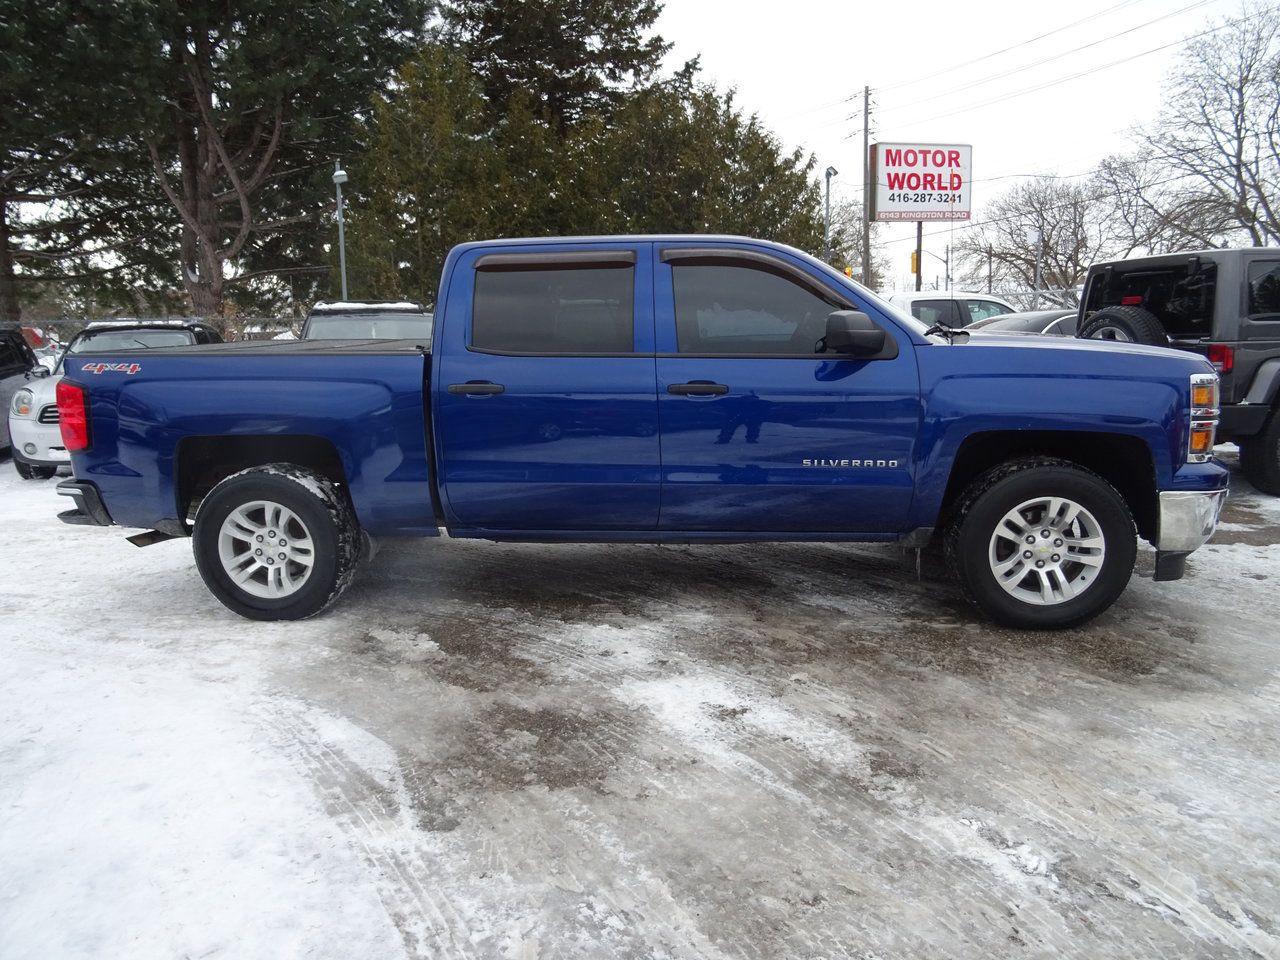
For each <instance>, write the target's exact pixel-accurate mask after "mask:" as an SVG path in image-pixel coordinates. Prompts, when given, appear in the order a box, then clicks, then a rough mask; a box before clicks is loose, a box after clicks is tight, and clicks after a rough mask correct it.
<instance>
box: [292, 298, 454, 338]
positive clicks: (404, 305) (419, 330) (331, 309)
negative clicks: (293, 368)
mask: <svg viewBox="0 0 1280 960" xmlns="http://www.w3.org/2000/svg"><path fill="white" fill-rule="evenodd" d="M432 318H433V315H432V314H431V313H428V312H427V311H426V310H424V309H422V307H421V306H419V305H418V304H416V303H408V302H400V303H379V302H376V301H351V300H348V301H344V302H341V303H325V302H323V301H322V302H320V303H317V304H316V305H315V306H314V307H312V308H311V311H310V312H309V313H308V314H307V319H306V321H305V322H304V323H303V325H302V337H301V339H303V340H410V339H414V338H420V339H421V340H422V342H423V343H426V342H427V341H429V340H430V339H431V323H432Z"/></svg>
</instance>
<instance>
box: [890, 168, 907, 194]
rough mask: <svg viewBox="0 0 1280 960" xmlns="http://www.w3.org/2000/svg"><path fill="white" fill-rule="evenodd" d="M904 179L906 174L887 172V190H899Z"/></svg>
mask: <svg viewBox="0 0 1280 960" xmlns="http://www.w3.org/2000/svg"><path fill="white" fill-rule="evenodd" d="M905 177H906V174H904V173H894V172H893V171H892V170H890V171H889V189H890V190H901V189H902V181H903V179H904V178H905Z"/></svg>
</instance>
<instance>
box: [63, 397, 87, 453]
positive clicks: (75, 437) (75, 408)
mask: <svg viewBox="0 0 1280 960" xmlns="http://www.w3.org/2000/svg"><path fill="white" fill-rule="evenodd" d="M57 393H58V428H59V430H60V431H61V432H62V445H63V446H64V447H66V448H67V451H68V452H70V453H74V452H75V451H77V450H87V449H89V400H88V398H87V397H86V396H85V395H84V388H82V387H77V386H76V385H75V384H74V383H67V381H65V380H59V381H58V388H57Z"/></svg>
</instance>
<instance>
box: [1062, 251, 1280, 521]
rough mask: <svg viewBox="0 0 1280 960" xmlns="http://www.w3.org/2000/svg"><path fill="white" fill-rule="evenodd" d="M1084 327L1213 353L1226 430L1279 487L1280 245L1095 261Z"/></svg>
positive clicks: (1256, 469)
mask: <svg viewBox="0 0 1280 960" xmlns="http://www.w3.org/2000/svg"><path fill="white" fill-rule="evenodd" d="M1076 330H1077V332H1076V335H1077V336H1079V337H1084V338H1086V339H1092V340H1105V341H1110V342H1113V343H1145V344H1151V345H1155V346H1169V347H1173V348H1175V349H1178V350H1187V351H1190V352H1193V353H1198V354H1200V355H1201V356H1204V357H1207V358H1208V359H1209V361H1210V362H1211V363H1212V364H1213V366H1214V369H1215V370H1216V371H1217V372H1218V374H1219V376H1220V377H1221V381H1222V383H1221V393H1222V405H1221V410H1222V422H1221V424H1220V427H1219V431H1218V432H1219V437H1220V439H1222V440H1229V441H1232V442H1234V443H1237V444H1239V446H1240V466H1241V468H1242V469H1243V471H1244V474H1245V476H1246V477H1247V478H1248V480H1249V482H1250V483H1252V484H1253V485H1254V486H1255V487H1257V488H1258V489H1259V490H1261V491H1263V492H1264V493H1270V494H1274V495H1277V496H1280V250H1276V249H1275V248H1272V247H1238V248H1236V249H1231V250H1200V251H1197V252H1189V253H1175V254H1164V255H1161V256H1156V257H1137V258H1134V259H1131V260H1116V261H1112V262H1110V263H1095V264H1093V265H1092V266H1091V267H1090V268H1089V273H1088V275H1087V276H1086V277H1085V284H1084V295H1083V297H1082V298H1081V301H1080V313H1079V317H1078V319H1077V326H1076Z"/></svg>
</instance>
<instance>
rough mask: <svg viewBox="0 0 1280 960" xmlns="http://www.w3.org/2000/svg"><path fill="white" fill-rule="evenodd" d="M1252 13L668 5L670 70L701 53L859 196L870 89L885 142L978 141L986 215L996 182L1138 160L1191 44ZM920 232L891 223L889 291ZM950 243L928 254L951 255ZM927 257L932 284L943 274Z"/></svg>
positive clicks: (736, 2)
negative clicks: (1133, 145)
mask: <svg viewBox="0 0 1280 960" xmlns="http://www.w3.org/2000/svg"><path fill="white" fill-rule="evenodd" d="M1240 15H1241V6H1240V2H1239V0H1080V2H1078V3H1045V2H1044V0H1033V2H1027V0H967V2H966V0H949V2H948V0H910V2H906V0H898V2H889V3H867V2H865V0H861V2H860V0H853V2H850V0H788V2H785V3H781V4H780V3H778V2H776V0H771V2H768V3H765V2H761V0H666V8H665V10H664V12H663V14H662V18H661V19H660V20H659V22H658V30H659V32H661V34H662V35H663V36H664V37H665V38H666V39H667V40H669V41H671V42H673V43H674V44H675V47H674V49H673V50H672V52H671V55H670V60H669V64H670V66H672V67H675V66H678V65H679V64H681V63H683V62H684V61H685V60H687V59H689V58H691V57H694V56H698V55H701V57H702V67H703V71H704V75H705V76H706V77H707V78H709V79H711V80H714V81H715V83H716V85H717V86H718V87H719V88H720V89H721V90H722V91H723V90H725V89H727V88H729V87H734V88H736V89H737V91H738V97H739V103H740V104H741V106H742V107H743V108H744V109H746V110H747V111H754V112H756V113H758V114H759V115H760V117H761V119H762V120H763V121H764V122H765V123H766V125H767V126H769V127H770V128H771V129H772V130H773V131H774V133H776V134H777V135H778V136H779V137H780V138H781V139H782V141H783V142H784V143H785V144H786V145H788V146H789V147H801V148H803V149H804V150H805V151H806V152H810V151H811V152H813V153H814V154H816V155H817V158H818V163H819V167H818V169H819V170H822V169H825V167H826V166H827V165H828V164H830V165H832V166H834V167H836V168H837V169H838V170H839V171H840V176H839V177H838V178H837V179H836V180H835V181H834V182H833V199H834V198H837V197H838V196H839V195H840V194H842V193H843V194H845V195H848V196H854V197H858V198H860V197H861V189H862V188H861V184H862V180H861V177H862V174H861V170H862V161H861V144H862V117H861V108H862V88H863V85H864V84H869V85H870V86H871V88H872V104H873V106H872V137H871V139H872V142H873V143H874V142H876V141H877V140H884V141H905V140H918V141H921V142H932V143H948V142H954V143H971V144H972V145H973V178H974V219H979V218H980V217H981V215H982V208H983V206H984V204H985V203H986V202H987V201H989V200H990V199H991V197H992V196H994V195H995V194H997V193H998V192H999V191H1000V190H1001V189H1004V188H1007V187H1008V186H1009V185H1011V184H1012V183H1014V182H1016V181H1015V180H1013V179H1000V180H993V179H991V178H994V177H1009V176H1010V175H1014V174H1028V173H1054V174H1059V175H1062V174H1075V173H1082V172H1084V171H1087V170H1089V169H1090V168H1091V167H1092V166H1094V165H1095V164H1096V163H1097V161H1098V160H1100V159H1102V158H1103V157H1104V156H1106V155H1107V154H1109V153H1115V152H1119V151H1123V150H1125V148H1126V144H1127V142H1128V141H1127V137H1126V132H1127V131H1128V130H1129V129H1130V128H1131V127H1132V126H1133V125H1134V124H1137V123H1142V122H1145V121H1147V120H1148V119H1149V118H1151V117H1153V116H1154V115H1155V113H1156V112H1157V111H1158V110H1159V107H1160V92H1161V82H1162V80H1163V79H1164V77H1165V76H1166V74H1167V73H1168V71H1169V70H1170V69H1171V68H1172V67H1173V65H1174V64H1175V62H1176V59H1177V57H1178V54H1179V51H1180V49H1181V44H1180V43H1179V41H1181V40H1182V39H1183V38H1185V37H1187V36H1189V35H1191V34H1194V33H1199V32H1201V31H1203V30H1205V29H1207V28H1208V27H1209V26H1210V23H1209V21H1210V20H1216V21H1221V20H1222V19H1223V18H1235V17H1239V16H1240ZM1044 34H1049V35H1048V36H1042V35H1044ZM1036 37H1040V39H1033V38H1036ZM1025 41H1031V42H1025ZM1086 44H1088V45H1089V46H1088V47H1087V48H1085V49H1079V48H1084V47H1085V45H1086ZM1166 45H1169V46H1166ZM1158 47H1164V48H1165V49H1162V50H1156V51H1155V52H1152V53H1149V54H1148V53H1146V52H1147V51H1151V50H1154V49H1155V48H1158ZM1008 48H1012V49H1008ZM1139 54H1146V55H1143V56H1137V55H1139ZM1049 58H1053V59H1049ZM1126 58H1133V59H1130V60H1129V62H1127V63H1118V64H1116V62H1117V61H1121V60H1124V59H1126ZM1044 60H1047V62H1044V63H1039V61H1044ZM1032 64H1035V65H1034V66H1032ZM1110 64H1116V65H1115V66H1109V65H1110ZM1022 67H1027V69H1020V68H1022ZM1011 71H1016V72H1011ZM934 74H937V75H936V76H932V75H934ZM1077 75H1079V76H1077ZM1042 86H1043V89H1037V88H1040V87H1042ZM1005 97H1008V98H1009V99H1007V100H1005V101H1004V102H1000V103H991V104H987V101H992V100H997V99H998V98H1005ZM855 114H856V115H855ZM946 226H947V225H946V224H926V225H925V232H926V233H928V232H929V231H931V230H939V229H945V228H946ZM955 226H956V231H957V232H959V230H960V224H956V225H955ZM914 235H915V226H914V224H912V225H909V226H907V225H885V226H884V227H882V228H881V239H882V241H896V242H890V243H887V244H886V245H884V246H883V247H882V250H883V252H885V253H886V254H888V255H889V257H890V263H891V268H892V269H891V282H890V285H891V286H901V287H905V285H906V284H907V282H908V280H909V278H910V273H909V269H910V268H909V264H908V260H909V257H910V251H911V247H912V241H913V240H914ZM947 239H948V237H947V235H945V234H943V235H939V236H934V237H932V238H930V237H926V239H925V248H926V250H932V251H933V252H935V253H937V254H938V255H939V256H940V255H941V254H942V253H943V246H944V244H945V243H946V242H947ZM925 261H926V270H925V279H926V283H928V282H929V281H930V279H931V277H930V272H929V271H930V268H931V267H932V266H933V265H937V266H938V270H939V272H940V270H941V266H940V265H938V264H937V261H934V260H932V259H931V258H930V257H926V258H925Z"/></svg>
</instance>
